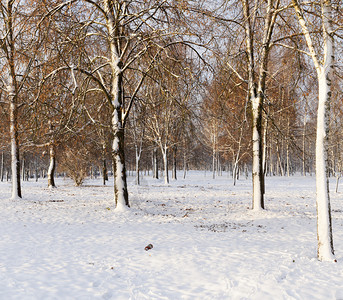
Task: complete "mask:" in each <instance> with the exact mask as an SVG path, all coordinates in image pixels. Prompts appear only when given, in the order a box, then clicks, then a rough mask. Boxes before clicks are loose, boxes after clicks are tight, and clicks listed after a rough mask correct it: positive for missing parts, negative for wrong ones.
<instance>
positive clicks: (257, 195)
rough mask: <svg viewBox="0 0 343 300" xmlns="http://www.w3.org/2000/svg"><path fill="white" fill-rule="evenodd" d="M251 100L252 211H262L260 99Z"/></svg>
mask: <svg viewBox="0 0 343 300" xmlns="http://www.w3.org/2000/svg"><path fill="white" fill-rule="evenodd" d="M251 100H252V112H253V133H252V142H253V165H252V180H253V209H254V210H261V209H264V197H263V196H264V195H263V194H264V180H263V155H262V154H263V153H262V143H261V132H262V126H261V125H262V103H261V99H260V97H253V98H252V99H251Z"/></svg>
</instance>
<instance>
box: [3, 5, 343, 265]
mask: <svg viewBox="0 0 343 300" xmlns="http://www.w3.org/2000/svg"><path fill="white" fill-rule="evenodd" d="M342 12H343V3H342V1H340V0H318V1H315V0H314V1H312V0H311V1H302V0H265V1H260V0H254V1H248V0H234V1H226V0H218V1H213V0H202V1H192V0H189V1H187V0H52V1H37V0H1V1H0V114H1V119H0V128H1V139H0V152H1V157H0V163H1V168H0V172H1V173H0V179H1V181H5V180H8V181H9V180H11V182H12V198H13V199H17V198H21V197H22V196H23V195H22V189H21V181H22V180H30V179H31V180H32V179H35V180H38V179H39V178H45V177H46V178H47V179H46V180H47V185H48V186H49V187H51V188H54V187H56V185H55V180H54V178H55V176H56V175H57V174H60V175H65V174H66V175H68V176H70V177H71V178H72V179H73V180H74V182H75V184H76V185H80V184H82V182H83V180H84V178H85V177H87V176H102V178H103V184H104V185H105V184H106V181H107V180H108V175H109V173H111V174H113V176H114V193H113V195H114V202H115V205H116V208H117V210H125V209H128V208H129V207H130V199H129V197H128V195H129V194H128V187H127V172H135V176H136V184H140V174H141V172H143V171H144V172H150V171H152V175H153V176H154V177H155V178H159V176H161V174H159V171H161V172H163V177H164V182H165V183H166V184H168V183H169V181H170V177H169V173H170V171H171V174H172V180H177V173H176V170H177V169H182V170H183V176H184V177H185V176H187V170H188V169H204V170H211V172H212V176H213V178H215V177H216V176H221V174H222V172H223V171H226V172H229V173H230V174H231V176H232V180H233V184H236V182H237V180H238V179H239V177H240V176H246V177H247V176H249V173H250V174H251V177H252V181H253V190H252V209H253V210H254V211H259V210H263V209H265V208H266V205H265V201H264V200H265V198H264V196H265V195H266V194H268V191H267V190H266V189H265V180H266V176H267V177H268V176H275V175H280V176H292V175H293V174H295V173H297V172H298V173H301V174H302V175H303V176H307V175H309V174H315V175H316V186H317V199H316V203H317V214H318V259H320V260H331V261H332V260H334V259H335V258H334V248H333V238H332V225H331V209H330V194H329V185H328V178H329V177H330V176H336V178H337V183H338V180H339V178H340V177H341V175H342V172H343V161H342V160H343V156H342V154H341V150H342V142H341V137H342V136H343V129H342V128H343V126H342V123H341V122H342V120H343V110H342V101H343V96H342V79H343V77H342V75H343V72H342V70H343V64H342V63H343V60H342V58H343V56H342V55H343V53H342V50H343V47H342V46H341V45H342V38H343V35H342V34H343V32H342V31H343V15H342ZM228 184H229V183H228ZM337 188H338V185H337V187H336V191H337ZM24 193H25V192H24Z"/></svg>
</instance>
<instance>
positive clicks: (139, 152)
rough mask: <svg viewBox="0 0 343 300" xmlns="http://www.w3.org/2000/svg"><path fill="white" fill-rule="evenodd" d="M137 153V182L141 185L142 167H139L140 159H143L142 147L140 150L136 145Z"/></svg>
mask: <svg viewBox="0 0 343 300" xmlns="http://www.w3.org/2000/svg"><path fill="white" fill-rule="evenodd" d="M135 150H136V151H135V153H136V184H137V185H140V184H141V182H140V176H139V172H140V168H139V161H140V159H141V153H142V151H141V149H139V150H138V147H137V146H136V149H135Z"/></svg>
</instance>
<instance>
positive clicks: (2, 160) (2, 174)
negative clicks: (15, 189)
mask: <svg viewBox="0 0 343 300" xmlns="http://www.w3.org/2000/svg"><path fill="white" fill-rule="evenodd" d="M4 163H5V161H4V152H2V154H1V175H0V177H1V181H4Z"/></svg>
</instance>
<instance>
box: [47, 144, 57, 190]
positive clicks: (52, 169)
mask: <svg viewBox="0 0 343 300" xmlns="http://www.w3.org/2000/svg"><path fill="white" fill-rule="evenodd" d="M49 157H50V164H49V169H48V187H49V188H55V187H56V185H55V169H56V151H55V145H54V144H53V143H50V145H49Z"/></svg>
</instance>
